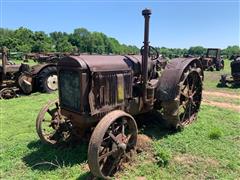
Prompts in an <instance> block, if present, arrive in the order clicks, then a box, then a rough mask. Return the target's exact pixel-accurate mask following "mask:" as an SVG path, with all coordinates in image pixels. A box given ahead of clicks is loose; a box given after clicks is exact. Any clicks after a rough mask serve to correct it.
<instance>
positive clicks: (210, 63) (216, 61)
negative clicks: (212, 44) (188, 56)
mask: <svg viewBox="0 0 240 180" xmlns="http://www.w3.org/2000/svg"><path fill="white" fill-rule="evenodd" d="M201 61H202V65H203V69H204V70H210V71H213V70H214V69H216V70H217V71H220V70H221V69H224V61H223V59H222V58H221V49H217V48H209V49H207V53H206V56H203V57H201Z"/></svg>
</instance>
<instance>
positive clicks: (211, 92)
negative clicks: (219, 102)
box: [203, 91, 240, 99]
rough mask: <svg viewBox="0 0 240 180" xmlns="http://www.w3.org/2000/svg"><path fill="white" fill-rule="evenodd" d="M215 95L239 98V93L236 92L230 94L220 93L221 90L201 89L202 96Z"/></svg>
mask: <svg viewBox="0 0 240 180" xmlns="http://www.w3.org/2000/svg"><path fill="white" fill-rule="evenodd" d="M209 95H210V96H217V97H223V98H236V99H240V95H236V94H230V93H222V92H216V91H214V92H213V91H203V96H209Z"/></svg>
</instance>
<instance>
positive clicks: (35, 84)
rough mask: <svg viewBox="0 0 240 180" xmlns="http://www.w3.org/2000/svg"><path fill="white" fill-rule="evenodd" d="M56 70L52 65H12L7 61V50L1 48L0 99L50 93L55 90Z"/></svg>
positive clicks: (11, 62) (54, 65) (12, 63)
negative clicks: (19, 95) (18, 95)
mask: <svg viewBox="0 0 240 180" xmlns="http://www.w3.org/2000/svg"><path fill="white" fill-rule="evenodd" d="M57 87H58V85H57V68H56V64H54V63H47V64H39V65H35V66H32V67H30V66H29V65H28V64H20V65H17V64H14V62H13V61H10V60H9V56H8V51H7V48H5V47H4V48H2V64H1V66H0V98H1V99H10V98H14V97H16V96H17V94H18V93H24V94H30V93H32V92H34V91H40V92H46V93H50V92H52V91H55V90H57Z"/></svg>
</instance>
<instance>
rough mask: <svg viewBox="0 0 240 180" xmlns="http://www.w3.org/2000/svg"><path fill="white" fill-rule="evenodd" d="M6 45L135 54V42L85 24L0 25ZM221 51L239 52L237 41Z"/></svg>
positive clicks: (196, 52) (179, 51)
mask: <svg viewBox="0 0 240 180" xmlns="http://www.w3.org/2000/svg"><path fill="white" fill-rule="evenodd" d="M2 46H6V47H7V48H8V49H10V51H11V52H23V53H30V52H36V53H45V52H68V53H89V54H139V48H138V47H137V46H132V45H126V44H121V43H119V41H118V40H117V39H115V38H112V37H108V36H107V35H105V34H104V33H101V32H90V31H88V30H87V29H85V28H77V29H74V31H73V33H66V32H58V31H55V32H51V33H49V34H47V33H45V32H43V31H31V30H30V29H27V28H24V27H20V28H18V29H16V30H10V29H7V28H0V47H2ZM157 50H158V51H159V53H160V54H161V55H162V56H164V57H168V58H174V57H182V56H184V55H187V54H188V55H193V56H202V55H204V54H205V53H206V48H204V47H202V46H194V47H190V48H189V49H186V48H166V47H157ZM221 54H222V55H223V56H225V57H228V58H229V57H231V56H232V55H240V48H239V46H237V45H234V46H228V47H227V48H225V49H223V50H222V52H221Z"/></svg>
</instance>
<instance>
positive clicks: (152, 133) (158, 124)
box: [136, 111, 178, 139]
mask: <svg viewBox="0 0 240 180" xmlns="http://www.w3.org/2000/svg"><path fill="white" fill-rule="evenodd" d="M136 119H137V124H138V130H139V133H141V134H145V135H147V136H149V137H150V138H152V139H161V138H164V137H167V136H169V135H173V134H176V133H177V132H178V131H176V130H174V129H169V127H168V126H167V124H166V121H165V120H164V119H163V118H162V115H161V113H160V112H157V111H152V112H150V113H146V114H143V115H141V116H138V117H136Z"/></svg>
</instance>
